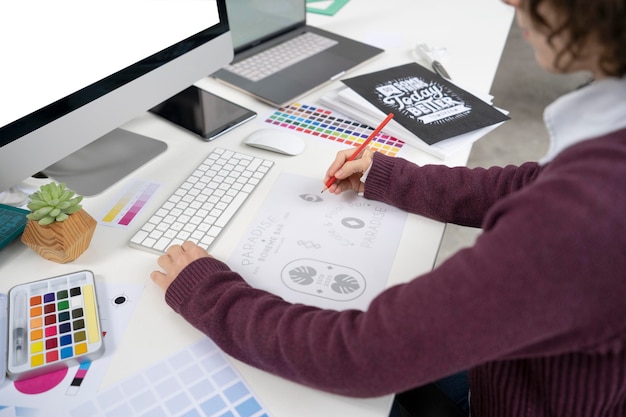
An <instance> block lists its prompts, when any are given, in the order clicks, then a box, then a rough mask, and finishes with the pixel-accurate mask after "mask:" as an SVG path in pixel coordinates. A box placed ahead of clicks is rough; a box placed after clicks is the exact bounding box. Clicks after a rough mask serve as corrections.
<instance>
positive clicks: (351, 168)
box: [322, 148, 374, 194]
mask: <svg viewBox="0 0 626 417" xmlns="http://www.w3.org/2000/svg"><path fill="white" fill-rule="evenodd" d="M353 153H354V151H353V150H351V149H346V150H344V151H341V152H338V153H337V156H336V157H335V160H334V161H333V162H332V164H331V165H330V167H329V168H328V171H326V176H325V177H324V184H329V181H330V179H331V178H333V177H334V178H335V179H336V180H335V181H334V182H333V183H331V184H330V186H329V187H327V188H324V190H322V192H323V191H325V190H328V191H329V192H330V193H332V194H341V193H342V192H344V191H348V190H354V191H356V192H363V189H364V185H363V183H362V182H361V176H362V175H363V173H365V172H366V171H367V170H368V169H369V167H370V165H372V161H373V159H374V151H373V150H372V149H370V148H367V149H365V150H364V151H363V152H362V153H361V155H360V157H358V158H357V159H350V157H351V156H352V154H353Z"/></svg>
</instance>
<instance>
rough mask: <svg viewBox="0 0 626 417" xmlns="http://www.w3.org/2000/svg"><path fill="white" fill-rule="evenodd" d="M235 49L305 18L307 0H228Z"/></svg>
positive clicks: (282, 29)
mask: <svg viewBox="0 0 626 417" xmlns="http://www.w3.org/2000/svg"><path fill="white" fill-rule="evenodd" d="M226 3H227V6H226V7H227V8H228V16H229V18H228V20H229V24H230V31H231V35H232V38H233V45H234V47H235V51H239V50H240V49H245V48H246V47H248V46H251V45H255V44H257V43H259V42H261V41H262V40H264V39H267V38H269V37H271V36H273V35H275V34H277V33H281V32H284V31H286V30H288V29H291V28H293V27H294V26H296V25H298V24H302V23H304V21H305V18H306V4H305V1H304V0H295V1H294V0H226Z"/></svg>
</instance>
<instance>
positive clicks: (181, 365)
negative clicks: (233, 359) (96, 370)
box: [68, 339, 269, 417]
mask: <svg viewBox="0 0 626 417" xmlns="http://www.w3.org/2000/svg"><path fill="white" fill-rule="evenodd" d="M68 415H69V416H70V417H85V416H89V417H109V416H120V417H134V416H145V417H148V416H154V417H159V416H163V417H164V416H180V417H268V416H269V413H268V412H267V411H266V409H265V407H264V406H263V405H262V404H261V403H260V402H259V400H258V399H257V398H256V397H255V396H254V393H253V392H252V391H251V390H250V387H248V385H247V383H246V382H245V381H244V380H243V379H242V377H241V376H240V374H239V373H238V372H237V370H236V369H235V368H234V367H233V366H232V365H231V364H230V362H229V361H228V359H227V358H226V356H225V355H224V354H223V353H222V351H221V350H220V349H219V348H218V347H217V346H216V345H215V344H214V343H213V342H212V341H211V340H210V339H202V340H201V341H200V342H198V343H196V344H194V345H192V346H190V347H189V348H187V349H184V350H181V351H180V352H178V353H176V354H174V355H172V356H171V357H169V358H166V359H165V360H164V361H162V362H159V363H157V364H155V365H153V366H152V367H149V368H147V369H145V370H144V371H142V372H140V373H138V374H136V375H134V376H132V377H130V378H128V379H127V380H124V381H122V382H120V383H119V384H116V385H115V386H113V387H111V388H109V389H107V390H105V391H103V392H101V393H100V394H98V395H97V396H96V397H95V398H93V399H92V400H90V401H87V402H85V403H84V404H82V405H80V406H78V407H76V408H74V409H72V410H71V411H70V412H69V414H68Z"/></svg>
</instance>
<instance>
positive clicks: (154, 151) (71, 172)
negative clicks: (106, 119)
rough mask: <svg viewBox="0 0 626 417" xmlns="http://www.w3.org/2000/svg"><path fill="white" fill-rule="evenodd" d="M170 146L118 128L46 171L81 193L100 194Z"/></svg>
mask: <svg viewBox="0 0 626 417" xmlns="http://www.w3.org/2000/svg"><path fill="white" fill-rule="evenodd" d="M166 149H167V144H166V143H165V142H162V141H160V140H156V139H152V138H149V137H146V136H142V135H138V134H136V133H133V132H129V131H127V130H123V129H115V130H113V131H112V132H110V133H107V134H106V135H104V136H102V137H101V138H99V139H97V140H95V141H94V142H92V143H90V144H89V145H87V146H85V147H84V148H82V149H79V150H78V151H76V152H74V153H73V154H71V155H69V156H67V157H65V158H64V159H62V160H60V161H59V162H57V163H55V164H53V165H51V166H49V167H48V168H46V169H45V170H43V173H44V174H45V175H46V176H48V177H51V178H53V179H54V180H56V181H58V182H64V183H65V184H66V185H67V188H69V189H70V190H72V191H75V192H76V193H77V194H79V195H83V196H93V195H96V194H100V193H101V192H102V191H104V190H106V189H107V188H109V187H110V186H111V185H113V184H115V183H116V182H118V181H119V180H121V179H122V178H124V177H125V176H127V175H128V174H130V173H131V172H133V171H134V170H136V169H137V168H139V167H140V166H142V165H143V164H145V163H146V162H148V161H149V160H151V159H153V158H154V157H156V156H157V155H159V154H161V153H162V152H164V151H165V150H166Z"/></svg>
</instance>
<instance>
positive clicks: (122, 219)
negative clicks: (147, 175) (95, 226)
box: [99, 179, 161, 228]
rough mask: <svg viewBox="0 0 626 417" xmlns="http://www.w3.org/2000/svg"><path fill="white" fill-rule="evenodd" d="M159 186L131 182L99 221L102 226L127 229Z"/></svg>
mask: <svg viewBox="0 0 626 417" xmlns="http://www.w3.org/2000/svg"><path fill="white" fill-rule="evenodd" d="M160 186H161V185H160V184H157V183H154V182H150V181H144V180H139V179H134V180H131V181H130V182H129V183H128V184H127V185H126V186H125V187H124V189H123V190H122V192H121V193H120V194H119V195H118V196H117V198H116V200H115V201H114V202H113V203H112V204H110V205H109V207H108V208H107V209H106V210H105V213H104V214H103V215H102V217H101V218H100V219H99V223H100V224H101V225H103V226H112V227H122V228H127V227H128V226H129V225H130V223H131V222H132V221H133V219H134V218H135V217H137V215H138V214H139V212H140V211H141V210H142V209H143V208H144V207H145V206H146V204H147V203H148V201H149V200H150V198H152V196H153V195H154V193H156V192H157V190H158V189H159V187H160Z"/></svg>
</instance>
